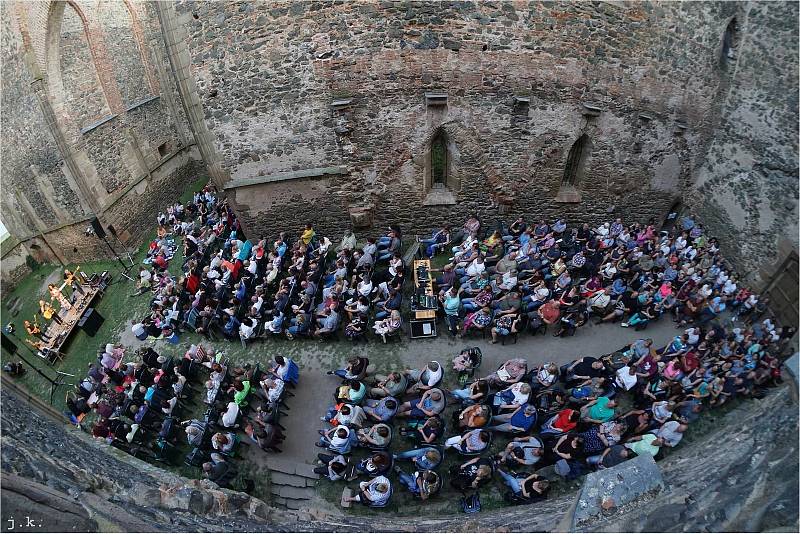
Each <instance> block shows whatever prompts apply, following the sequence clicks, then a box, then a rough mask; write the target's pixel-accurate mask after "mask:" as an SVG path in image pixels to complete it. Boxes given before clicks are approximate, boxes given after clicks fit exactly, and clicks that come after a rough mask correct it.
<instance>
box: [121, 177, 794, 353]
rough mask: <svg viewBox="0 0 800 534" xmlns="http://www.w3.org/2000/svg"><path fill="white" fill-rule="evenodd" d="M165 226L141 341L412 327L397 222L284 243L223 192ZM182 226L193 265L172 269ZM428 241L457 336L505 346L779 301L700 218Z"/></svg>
mask: <svg viewBox="0 0 800 534" xmlns="http://www.w3.org/2000/svg"><path fill="white" fill-rule="evenodd" d="M158 223H159V233H158V236H157V237H156V239H155V240H154V241H153V243H152V244H151V247H150V248H151V251H152V255H151V256H152V260H151V261H149V264H150V265H149V267H148V266H147V265H145V266H144V267H143V268H142V271H141V273H140V279H139V284H140V287H141V288H143V289H144V290H145V291H147V290H149V291H150V292H152V295H153V298H152V303H151V310H150V313H149V314H148V315H147V316H146V317H144V318H142V319H141V320H139V321H136V322H134V324H133V326H132V329H133V330H134V333H135V334H136V335H137V337H139V338H140V339H146V338H147V337H149V336H153V337H161V336H163V337H165V338H166V339H168V340H170V341H171V342H173V343H177V342H178V340H179V334H180V332H181V331H182V330H183V329H191V330H193V331H195V332H197V333H200V334H203V335H204V336H206V337H208V338H214V337H218V336H224V337H225V338H227V339H235V340H240V341H241V342H242V343H245V344H246V343H247V342H249V341H251V340H253V339H259V338H265V337H269V336H275V335H281V336H286V337H288V338H290V339H293V338H301V337H316V338H321V339H327V338H331V337H333V338H337V337H338V333H339V332H343V333H344V335H345V337H346V338H347V339H349V340H353V341H358V340H363V339H365V338H366V337H367V334H368V333H371V334H374V335H375V336H377V337H378V338H380V339H382V340H383V341H384V342H386V341H387V340H388V338H390V337H392V336H393V335H396V334H399V333H400V332H402V331H403V327H404V325H403V313H402V311H401V310H402V307H403V304H404V302H403V297H404V294H403V293H404V292H403V289H404V287H403V283H404V280H405V275H406V266H405V265H404V263H403V258H402V252H403V245H402V233H401V230H400V228H398V227H396V226H391V227H389V229H388V231H387V233H386V235H383V236H380V237H378V238H372V237H370V238H368V239H366V242H365V244H364V245H363V246H362V247H361V248H358V246H357V240H356V236H355V235H354V234H353V233H352V231H349V232H348V233H347V234H346V235H345V236H344V237H343V238H342V240H341V243H340V244H339V246H338V247H336V248H335V249H333V250H331V249H332V248H333V247H332V245H331V242H330V240H328V239H327V238H324V237H323V238H319V237H318V236H317V235H316V232H315V231H314V229H313V226H312V225H311V224H307V225H306V226H305V228H304V229H303V231H302V232H301V233H300V234H299V235H298V236H296V237H294V238H293V237H291V236H288V235H286V234H285V233H280V234H279V235H278V237H277V239H275V240H274V241H272V242H271V243H270V241H268V240H267V239H266V238H262V239H260V240H258V241H256V240H253V241H251V240H249V239H245V238H244V236H243V235H241V234H242V232H241V228H240V226H239V223H238V220H237V219H236V216H235V215H234V213H233V211H232V210H231V209H230V208H229V207H228V206H227V203H226V202H225V201H222V200H220V199H219V198H217V196H216V195H215V193H214V192H213V190H212V189H211V188H206V189H204V190H203V191H202V192H199V193H197V194H195V195H194V197H193V199H192V200H191V201H190V202H188V203H187V204H186V205H185V206H184V205H180V204H176V205H175V206H171V207H170V208H169V209H168V210H167V214H159V217H158ZM178 234H179V235H181V236H182V239H183V247H184V262H183V265H182V266H180V270H178V269H177V268H176V266H171V265H170V264H169V259H170V258H171V257H172V254H174V249H175V248H176V245H175V239H174V236H175V235H178ZM418 240H419V241H420V249H421V251H422V253H423V255H426V254H427V255H436V254H440V253H448V254H451V255H452V256H450V261H449V263H448V264H447V265H445V266H444V267H443V268H442V269H441V270H436V269H432V272H438V273H441V274H440V276H438V277H437V278H436V285H437V289H438V291H439V298H440V301H441V306H440V314H441V318H442V319H444V321H445V324H446V326H447V331H448V332H449V333H450V334H451V335H454V336H465V335H466V336H470V335H482V336H484V337H488V336H491V341H492V342H493V343H496V342H501V341H502V342H506V340H509V339H511V340H515V339H516V337H517V336H518V335H519V334H520V333H523V332H530V333H533V334H537V333H543V332H546V331H547V330H550V331H551V332H552V335H554V336H569V335H572V334H574V333H575V331H576V330H577V329H578V328H580V327H581V326H583V325H585V324H587V322H589V321H590V320H592V319H593V320H594V321H595V322H596V323H615V322H616V323H619V324H620V325H621V326H623V327H628V328H633V329H636V330H644V329H646V328H647V327H648V325H649V324H650V323H652V322H655V321H658V320H660V319H661V318H662V317H663V316H665V315H666V316H668V317H670V318H671V319H672V320H674V321H676V322H677V323H679V324H681V325H689V324H696V325H704V324H707V323H708V322H710V321H713V320H714V319H715V318H716V317H717V316H718V315H719V314H720V313H722V312H723V311H725V310H728V311H732V312H733V313H734V315H735V316H736V317H737V318H739V319H741V320H745V321H746V320H750V319H753V320H755V319H758V318H759V317H760V316H761V315H763V314H764V313H765V311H766V310H767V308H768V298H767V297H766V296H759V295H757V294H754V293H753V292H752V291H750V290H749V289H748V288H747V287H745V286H744V285H743V284H742V283H741V281H740V280H739V279H738V276H737V275H736V273H735V272H734V271H733V270H732V269H731V268H730V267H728V266H727V265H726V263H725V262H724V260H723V258H722V257H721V255H720V253H719V248H718V246H717V241H716V239H714V238H709V237H708V236H706V235H705V234H704V232H703V228H702V226H701V225H699V224H696V223H695V222H694V221H693V220H692V219H691V218H689V217H685V218H683V219H682V220H681V221H680V223H679V225H678V226H677V227H676V228H675V229H674V230H672V231H670V232H657V231H656V230H655V228H654V225H653V224H652V221H651V224H647V225H642V224H638V223H636V224H631V225H625V224H623V222H622V221H621V220H620V219H616V220H614V221H609V222H605V223H603V224H600V225H598V226H596V227H594V228H592V227H590V225H588V224H578V225H575V226H568V225H567V224H566V222H565V221H563V220H558V221H556V222H554V223H551V222H548V221H545V220H541V221H539V222H538V223H535V224H534V223H528V222H526V221H525V219H524V218H523V217H518V218H517V219H515V220H514V221H513V222H512V223H511V224H510V225H508V226H506V225H505V224H499V225H498V227H497V229H489V230H487V229H486V228H484V227H483V226H482V225H481V222H480V220H479V219H478V217H477V216H476V215H471V216H470V217H468V219H467V220H466V221H465V222H464V224H463V226H462V227H460V228H459V229H458V230H457V231H454V230H452V229H451V228H450V227H449V226H445V227H443V228H441V229H439V230H437V231H435V232H433V233H432V234H431V237H430V238H429V239H420V238H418ZM159 258H161V259H159ZM162 260H163V261H162ZM140 290H141V289H140ZM769 326H771V327H772V330H773V336H775V337H780V336H782V335H784V336H787V335H789V334H790V333H791V332H781V331H780V329H779V328H778V327H777V325H775V323H774V321H772V322H770V323H769Z"/></svg>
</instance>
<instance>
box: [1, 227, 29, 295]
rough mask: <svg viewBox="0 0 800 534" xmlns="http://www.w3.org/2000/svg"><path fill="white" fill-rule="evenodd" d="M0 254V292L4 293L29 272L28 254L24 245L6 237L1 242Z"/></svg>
mask: <svg viewBox="0 0 800 534" xmlns="http://www.w3.org/2000/svg"><path fill="white" fill-rule="evenodd" d="M0 254H1V256H0V269H2V276H0V287H1V288H2V292H3V293H6V291H8V290H9V289H10V288H12V287H13V286H14V284H16V283H17V282H19V281H20V280H22V279H23V278H24V277H25V276H26V275H27V274H29V273H30V272H31V269H30V267H28V264H27V262H26V259H27V257H28V255H29V254H28V251H27V249H26V248H25V245H23V244H22V243H19V242H17V241H16V240H15V239H14V238H8V239H7V240H6V241H4V242H3V245H2V249H0Z"/></svg>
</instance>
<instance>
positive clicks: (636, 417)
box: [315, 321, 782, 507]
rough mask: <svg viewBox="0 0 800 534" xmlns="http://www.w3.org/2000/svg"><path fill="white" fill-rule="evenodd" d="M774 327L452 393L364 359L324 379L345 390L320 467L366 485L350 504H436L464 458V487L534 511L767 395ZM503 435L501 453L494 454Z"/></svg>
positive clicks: (338, 394) (519, 362)
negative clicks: (713, 414)
mask: <svg viewBox="0 0 800 534" xmlns="http://www.w3.org/2000/svg"><path fill="white" fill-rule="evenodd" d="M756 326H758V325H756ZM768 326H769V325H767V326H764V325H763V324H762V325H761V328H758V327H757V328H739V327H736V328H734V327H733V326H728V327H725V326H723V325H722V324H720V322H718V321H714V322H710V323H705V324H703V325H702V326H693V327H690V328H688V329H686V331H685V332H684V331H682V332H680V333H679V334H678V335H676V336H675V338H674V339H672V340H670V341H669V342H668V343H667V344H666V345H665V346H663V347H657V346H655V345H654V343H653V340H652V339H638V340H636V341H634V342H633V343H631V344H630V345H626V346H623V347H621V348H620V349H619V350H617V351H615V352H613V353H611V354H607V355H603V356H601V357H599V358H595V357H591V356H587V357H582V358H579V359H577V360H575V361H573V362H571V363H569V364H566V365H563V366H561V367H559V366H558V365H556V364H554V363H552V362H546V363H542V364H539V365H534V364H529V362H528V361H526V360H525V359H523V358H513V359H510V360H508V361H506V362H504V363H503V364H502V365H501V366H500V367H499V368H498V369H497V370H495V371H494V372H491V373H488V374H485V376H482V377H479V378H477V379H475V380H473V381H471V382H467V383H465V384H464V387H463V388H460V389H453V390H446V389H444V388H443V387H442V382H443V378H444V372H445V369H444V367H443V366H442V365H441V364H439V362H435V361H433V362H429V363H428V364H427V365H425V366H424V367H422V368H420V369H408V370H405V371H403V372H392V373H389V374H387V375H380V374H374V369H373V368H372V366H370V364H369V360H368V359H367V358H364V357H354V358H352V359H350V360H349V361H348V362H347V364H346V366H345V367H344V368H342V369H337V370H331V371H329V373H328V374H329V375H334V376H336V377H337V378H338V379H340V380H341V382H340V383H339V384H337V385H336V386H335V390H334V394H333V397H334V400H333V402H332V404H331V406H330V408H329V409H328V411H327V412H326V413H325V414H324V415H323V416H322V417H321V420H322V421H323V422H324V423H325V428H322V429H320V430H319V434H320V438H319V441H318V442H317V443H316V445H317V446H318V447H320V448H323V449H326V451H325V452H323V453H320V454H319V456H318V464H319V465H318V466H317V467H316V469H315V471H316V472H317V473H319V474H320V475H322V476H323V477H325V478H328V479H330V480H332V481H337V480H344V481H347V482H350V481H356V480H359V490H358V492H357V494H355V495H352V496H350V497H347V496H345V497H344V498H343V502H359V503H361V504H364V505H366V506H370V507H383V506H385V505H386V504H387V503H388V502H389V500H390V497H391V495H392V494H393V491H394V488H395V487H397V488H401V490H402V491H408V492H409V493H410V494H411V495H412V496H413V497H414V498H416V499H420V500H426V499H429V498H431V497H433V496H434V495H436V493H437V492H438V491H439V490H440V489H441V487H442V478H441V475H440V473H439V471H438V468H439V467H440V465H441V464H442V460H443V459H444V457H445V455H457V456H458V457H459V458H460V459H459V460H458V461H457V462H456V463H455V464H453V465H452V466H451V468H450V472H449V479H450V484H451V485H452V486H453V488H455V489H456V490H458V491H460V492H462V493H464V492H468V491H471V490H477V489H478V488H479V487H481V486H483V485H485V484H488V483H490V482H491V481H492V480H495V481H496V482H497V483H498V484H501V485H502V486H503V487H504V488H505V493H504V498H505V500H506V501H507V502H508V503H510V504H521V503H531V502H535V501H538V500H541V499H544V498H545V497H546V496H547V493H548V490H549V486H550V483H551V482H552V481H553V480H554V477H555V478H559V477H561V478H564V479H567V480H571V479H574V478H577V477H579V476H581V475H584V474H586V473H588V472H589V471H592V470H598V469H607V468H610V467H613V466H615V465H618V464H620V463H622V462H624V461H626V460H628V459H630V458H634V457H636V456H640V455H649V456H652V457H654V459H655V460H659V459H661V458H662V457H663V456H664V455H665V451H666V450H668V449H670V448H673V447H676V446H678V444H679V443H680V442H681V439H682V438H683V436H684V434H685V433H686V432H687V431H688V429H689V428H690V427H691V426H692V425H693V424H694V423H695V422H696V421H697V419H698V417H700V414H701V413H702V412H703V411H705V410H713V409H714V408H716V407H718V406H721V405H723V404H725V403H728V402H730V401H731V400H732V399H735V398H742V399H748V398H754V397H755V398H760V397H762V396H763V394H764V390H765V388H767V387H770V386H773V385H775V384H777V383H779V382H780V364H781V360H780V358H779V354H780V351H781V348H782V346H781V343H780V342H779V340H775V339H773V336H772V335H771V334H770V332H769V329H768ZM470 350H474V349H470ZM466 352H469V351H465V353H466ZM463 356H464V353H462V354H460V355H459V356H457V357H456V358H454V360H453V364H452V367H453V370H454V371H459V370H461V369H463V368H464V357H463ZM623 399H625V401H624V402H622V401H623ZM621 404H625V405H630V409H628V410H625V411H622V410H621V409H620V406H621ZM448 405H450V409H451V410H452V408H453V407H455V409H454V410H452V416H446V415H445V412H446V408H447V407H448ZM451 410H447V412H448V413H450V411H451ZM397 436H402V439H403V441H402V445H398V439H397ZM393 438H394V439H393ZM499 439H503V440H504V441H503V443H504V444H502V445H501V446H499V447H494V450H498V451H499V452H497V453H496V454H492V453H490V450H492V449H493V447H492V444H493V442H494V441H496V440H499ZM410 444H412V445H410ZM543 468H548V469H544V470H543ZM376 481H378V482H379V483H380V488H377V486H376V484H378V482H376Z"/></svg>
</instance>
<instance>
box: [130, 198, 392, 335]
mask: <svg viewBox="0 0 800 534" xmlns="http://www.w3.org/2000/svg"><path fill="white" fill-rule="evenodd" d="M158 219H159V220H158V222H159V232H158V236H157V237H156V239H155V240H154V241H153V242H152V244H151V247H150V250H151V253H150V254H149V255H148V257H147V258H146V260H145V265H143V267H142V268H141V271H140V275H139V280H138V282H137V285H138V287H139V292H140V294H141V293H145V292H150V293H151V294H152V300H151V307H150V311H149V313H148V314H147V316H146V317H143V318H141V319H140V320H136V321H134V322H133V324H132V327H131V329H132V331H133V333H134V334H135V335H136V336H137V338H139V339H142V340H143V339H147V338H148V337H154V338H161V337H163V338H165V339H167V340H169V341H170V342H172V343H177V342H178V341H179V335H180V333H181V332H182V331H183V330H190V331H193V332H196V333H199V334H202V335H203V336H205V337H206V338H208V339H215V338H217V337H225V338H226V339H229V340H240V341H241V342H242V344H246V343H247V342H248V341H250V340H253V339H258V338H265V337H269V336H277V335H280V336H285V337H287V338H289V339H294V338H300V337H315V338H320V339H326V338H330V337H334V338H335V337H337V333H338V332H339V331H344V334H345V336H346V337H347V338H348V339H351V340H353V341H357V340H359V339H364V338H365V336H366V334H367V332H370V331H372V332H374V333H375V335H376V336H378V337H379V338H381V339H383V340H384V342H385V341H387V338H389V337H391V336H393V335H395V334H398V333H399V332H400V331H401V328H402V318H401V315H400V307H401V305H402V298H403V294H402V288H403V281H404V277H405V266H404V264H403V259H402V257H401V250H402V244H401V240H400V230H399V229H398V228H394V227H393V228H391V229H390V230H389V232H388V234H387V235H386V236H383V237H381V238H379V239H373V238H368V239H367V240H366V243H365V244H364V245H363V246H362V247H361V248H357V247H356V240H355V236H354V234H353V233H352V232H350V233H348V235H346V236H344V238H343V239H342V242H341V244H340V245H339V246H338V247H336V248H335V250H331V249H332V244H331V242H330V240H329V239H327V238H325V237H322V238H320V237H319V236H317V235H316V232H315V231H314V229H313V227H312V225H310V224H308V225H306V226H305V228H304V230H303V231H302V232H301V233H300V235H299V236H297V237H296V238H294V239H292V238H290V236H288V235H286V234H285V233H280V234H279V235H278V238H277V239H275V240H274V241H272V242H271V243H270V242H269V241H268V240H267V239H265V238H264V239H260V240H258V241H251V240H249V239H245V238H244V236H243V235H242V232H241V228H240V226H239V223H238V220H237V219H236V216H235V215H234V214H233V212H232V210H231V209H230V208H229V207H228V206H227V203H226V201H221V200H219V199H218V198H217V197H216V195H215V194H214V193H213V191H212V190H211V189H210V188H206V189H205V190H204V191H202V192H200V193H197V194H195V196H194V198H193V199H192V201H191V202H189V203H187V204H186V205H185V206H183V205H180V204H178V205H176V206H172V207H170V210H169V211H168V215H164V214H159V217H158ZM176 234H179V235H182V236H183V247H184V250H183V256H184V262H183V265H182V266H181V267H180V270H178V269H176V268H175V266H171V265H170V263H169V261H170V259H171V258H172V256H173V255H174V251H175V248H176V245H175V237H174V236H175V235H176ZM370 321H371V322H372V324H371V325H370Z"/></svg>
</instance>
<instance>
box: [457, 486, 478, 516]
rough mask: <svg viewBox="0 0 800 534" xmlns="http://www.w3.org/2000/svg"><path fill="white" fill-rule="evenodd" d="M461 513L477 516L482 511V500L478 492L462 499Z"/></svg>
mask: <svg viewBox="0 0 800 534" xmlns="http://www.w3.org/2000/svg"><path fill="white" fill-rule="evenodd" d="M461 511H462V512H464V513H465V514H477V513H478V512H480V511H481V498H480V495H479V494H478V492H477V491H476V492H475V493H473V494H471V495H465V496H463V497H461Z"/></svg>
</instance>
